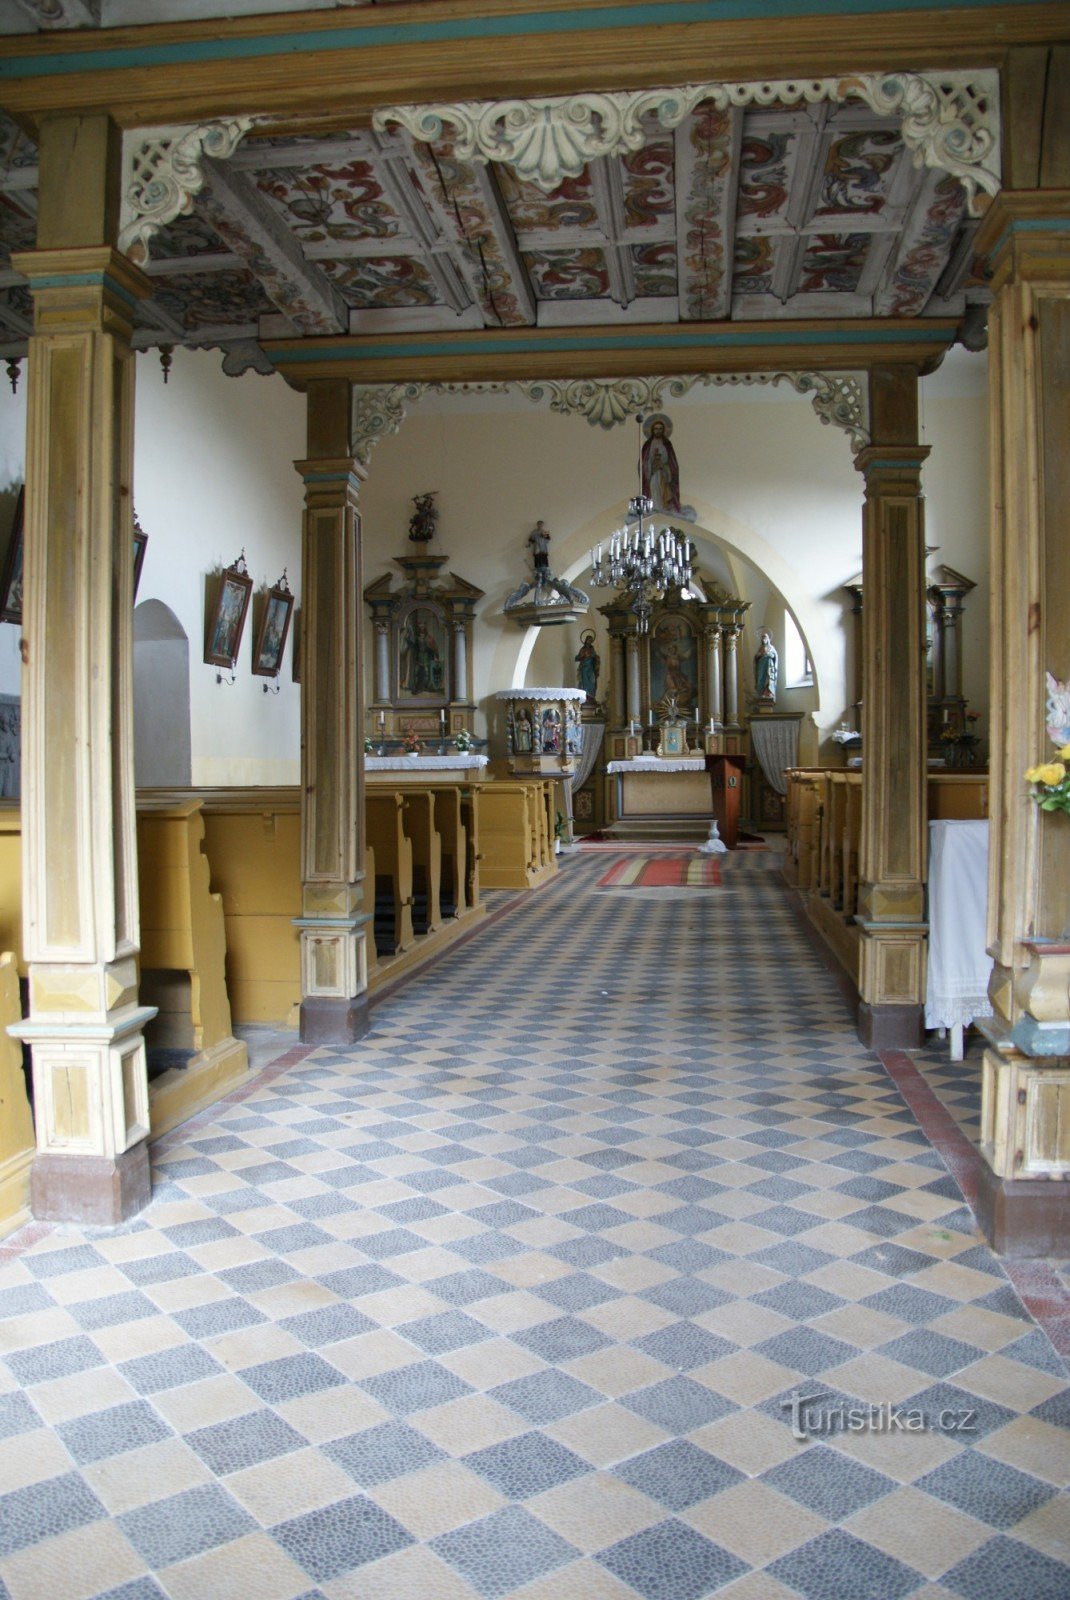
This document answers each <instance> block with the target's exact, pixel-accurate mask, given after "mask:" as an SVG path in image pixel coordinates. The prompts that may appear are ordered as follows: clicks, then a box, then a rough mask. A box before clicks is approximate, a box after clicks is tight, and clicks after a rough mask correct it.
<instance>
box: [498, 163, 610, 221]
mask: <svg viewBox="0 0 1070 1600" xmlns="http://www.w3.org/2000/svg"><path fill="white" fill-rule="evenodd" d="M497 179H498V186H499V188H500V189H501V193H502V199H503V200H504V201H505V205H506V209H507V211H508V213H509V220H510V222H511V223H512V224H513V227H514V228H515V229H516V231H517V233H556V232H558V230H559V229H561V228H590V227H596V226H597V224H598V207H597V206H596V204H595V199H594V192H593V190H592V187H591V174H590V171H589V170H588V169H587V168H586V167H585V168H584V170H583V171H582V172H581V173H580V175H579V177H578V178H566V180H565V182H564V183H562V184H561V185H560V186H559V187H558V188H557V189H555V190H554V192H553V194H552V195H545V194H543V192H542V190H541V189H538V188H536V186H535V185H534V184H533V183H527V182H525V180H524V179H523V178H518V177H517V176H516V174H515V173H513V172H511V171H510V170H509V168H508V167H501V168H499V170H498V172H497Z"/></svg>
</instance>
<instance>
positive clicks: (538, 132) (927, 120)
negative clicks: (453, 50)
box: [372, 70, 1000, 209]
mask: <svg viewBox="0 0 1070 1600" xmlns="http://www.w3.org/2000/svg"><path fill="white" fill-rule="evenodd" d="M851 99H860V100H863V101H865V103H866V104H867V105H868V106H870V107H871V109H872V110H874V111H876V112H877V113H878V114H879V115H881V116H898V117H899V118H900V124H901V128H902V134H903V139H904V141H905V143H906V144H907V145H908V147H909V148H910V149H912V150H913V151H914V153H915V160H917V161H918V163H919V164H921V163H922V162H924V163H926V164H927V165H929V166H934V167H940V168H942V169H944V170H946V171H948V172H952V173H954V175H955V176H956V177H957V178H959V179H961V181H962V183H963V184H964V186H965V187H966V190H967V193H968V194H969V197H970V204H971V209H973V207H974V202H975V199H976V195H977V191H978V189H983V190H986V191H987V192H988V193H991V194H994V193H995V192H996V190H997V189H998V188H999V186H1000V173H999V84H998V78H997V76H996V74H995V73H994V72H991V71H987V70H981V71H977V72H973V73H965V72H948V73H935V72H927V73H907V72H903V73H893V74H884V75H880V74H877V73H857V74H854V75H852V76H847V77H842V78H791V79H778V80H770V81H768V82H765V83H716V82H714V83H698V84H686V85H683V86H681V87H679V88H666V89H644V90H639V91H634V92H624V91H621V92H617V93H606V94H594V93H592V94H573V95H567V96H559V97H554V98H547V99H539V100H475V101H467V102H460V103H458V104H456V105H445V104H441V105H428V106H384V107H382V108H380V109H379V110H378V111H376V112H375V114H374V116H373V118H372V125H373V127H375V128H376V129H378V130H379V131H383V130H385V129H386V128H388V127H389V126H390V125H391V124H396V125H398V126H399V127H402V128H404V129H405V130H406V131H407V132H408V133H409V134H410V135H411V136H412V137H413V138H414V139H417V140H419V141H421V142H422V143H425V144H434V143H436V142H437V141H439V140H443V139H445V140H448V141H449V142H450V143H451V144H452V146H453V151H454V154H456V155H457V156H460V157H461V158H462V159H465V160H468V159H475V160H478V161H485V162H490V161H500V162H504V163H505V164H506V165H508V166H510V167H512V168H513V170H514V171H515V172H516V173H518V174H519V176H520V177H521V178H524V179H526V180H527V181H528V182H529V183H533V184H535V185H536V186H537V187H538V188H539V189H541V190H542V191H543V193H545V194H549V193H550V192H551V191H552V190H554V189H556V188H557V187H558V185H559V184H560V183H561V182H562V181H563V180H564V179H565V178H574V177H576V176H578V174H579V173H581V172H582V171H583V169H584V167H585V166H586V165H587V163H588V162H589V161H592V160H595V159H597V158H598V157H600V156H610V155H621V154H623V153H624V152H625V151H628V150H637V149H639V147H640V146H641V145H642V144H643V143H644V142H645V141H646V138H647V136H648V133H649V127H650V123H651V122H654V123H656V124H658V125H659V126H661V127H662V128H666V129H670V128H675V127H678V126H679V124H680V123H681V122H683V120H684V118H685V117H687V116H689V115H690V113H691V112H692V111H693V110H694V109H695V107H696V106H697V105H699V104H700V103H701V102H702V101H710V102H712V103H713V104H714V105H716V106H719V107H721V108H724V107H727V106H772V105H798V104H800V102H802V103H805V104H808V105H815V104H818V103H819V102H821V101H824V100H831V101H843V100H851Z"/></svg>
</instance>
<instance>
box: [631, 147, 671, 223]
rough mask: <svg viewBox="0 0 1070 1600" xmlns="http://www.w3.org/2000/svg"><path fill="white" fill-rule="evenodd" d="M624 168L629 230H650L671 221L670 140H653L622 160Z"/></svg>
mask: <svg viewBox="0 0 1070 1600" xmlns="http://www.w3.org/2000/svg"><path fill="white" fill-rule="evenodd" d="M621 165H622V167H623V168H624V217H625V222H626V224H627V226H628V227H629V228H653V227H657V225H658V224H659V223H662V222H665V221H667V220H670V219H671V218H672V214H673V211H674V209H675V206H676V184H675V178H674V150H673V142H672V140H671V139H666V138H664V137H661V138H655V139H652V140H651V141H650V142H649V143H648V144H645V145H644V146H643V147H642V149H641V150H632V151H629V153H628V154H627V155H626V156H624V157H623V158H622V160H621Z"/></svg>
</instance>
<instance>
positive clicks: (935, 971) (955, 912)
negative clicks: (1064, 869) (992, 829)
mask: <svg viewBox="0 0 1070 1600" xmlns="http://www.w3.org/2000/svg"><path fill="white" fill-rule="evenodd" d="M987 904H988V823H987V822H930V824H929V968H928V974H927V982H926V986H925V1026H926V1027H927V1028H951V1029H952V1030H959V1029H961V1028H962V1027H963V1026H964V1025H965V1024H966V1023H969V1022H973V1021H974V1019H975V1018H977V1017H990V1016H991V1015H992V1007H991V1005H990V1003H989V999H988V977H989V973H990V972H991V970H992V958H991V957H990V956H989V955H988V953H987V951H986V949H985V920H986V909H987ZM952 1051H953V1059H961V1055H957V1056H956V1055H955V1045H954V1044H953V1047H952Z"/></svg>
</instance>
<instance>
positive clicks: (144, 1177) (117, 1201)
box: [30, 1140, 152, 1228]
mask: <svg viewBox="0 0 1070 1600" xmlns="http://www.w3.org/2000/svg"><path fill="white" fill-rule="evenodd" d="M151 1198H152V1179H151V1177H150V1176H149V1149H148V1145H147V1144H146V1143H145V1142H144V1140H142V1141H141V1142H140V1143H139V1144H135V1145H133V1146H132V1147H131V1148H130V1149H129V1150H124V1151H123V1153H122V1155H121V1156H61V1155H55V1154H53V1153H51V1152H49V1151H45V1152H42V1153H41V1154H39V1155H37V1156H35V1157H34V1162H33V1167H32V1168H31V1170H30V1210H31V1211H32V1212H33V1215H34V1216H35V1217H36V1218H37V1220H38V1222H78V1223H82V1224H85V1225H88V1226H90V1227H96V1228H114V1227H116V1226H117V1225H118V1224H119V1223H120V1222H126V1221H127V1219H128V1218H130V1217H134V1216H136V1215H137V1213H138V1212H139V1211H142V1210H143V1209H144V1208H145V1206H147V1205H148V1203H149V1201H150V1200H151Z"/></svg>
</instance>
